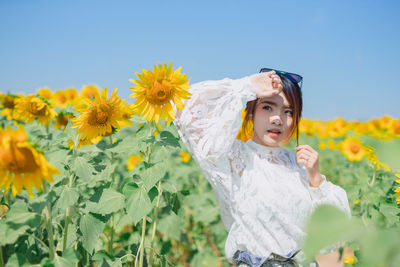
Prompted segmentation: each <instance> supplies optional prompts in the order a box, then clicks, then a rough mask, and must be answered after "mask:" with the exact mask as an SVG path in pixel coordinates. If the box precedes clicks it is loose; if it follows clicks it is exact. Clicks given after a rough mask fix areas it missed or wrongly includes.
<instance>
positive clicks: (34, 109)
mask: <svg viewBox="0 0 400 267" xmlns="http://www.w3.org/2000/svg"><path fill="white" fill-rule="evenodd" d="M29 104H30V105H29V112H30V113H32V114H34V115H36V116H44V115H45V114H46V107H45V106H43V107H42V108H39V107H38V104H37V103H36V102H30V103H29Z"/></svg>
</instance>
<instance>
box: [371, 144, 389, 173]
mask: <svg viewBox="0 0 400 267" xmlns="http://www.w3.org/2000/svg"><path fill="white" fill-rule="evenodd" d="M365 157H366V159H367V160H368V161H369V162H371V163H372V165H374V167H375V170H377V171H379V170H380V169H381V167H382V168H383V169H384V170H385V171H390V167H389V165H387V164H386V163H383V162H381V161H380V160H379V159H378V155H377V154H376V152H375V148H373V147H372V146H367V147H366V155H365Z"/></svg>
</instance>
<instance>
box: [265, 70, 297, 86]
mask: <svg viewBox="0 0 400 267" xmlns="http://www.w3.org/2000/svg"><path fill="white" fill-rule="evenodd" d="M271 70H273V71H275V73H276V74H277V75H278V76H279V77H281V76H285V77H286V78H288V79H289V80H290V81H291V82H293V83H297V84H298V85H299V86H300V88H301V86H302V85H303V77H301V76H300V75H298V74H295V73H290V72H286V71H282V70H275V69H269V68H262V69H261V70H260V73H261V72H268V71H271Z"/></svg>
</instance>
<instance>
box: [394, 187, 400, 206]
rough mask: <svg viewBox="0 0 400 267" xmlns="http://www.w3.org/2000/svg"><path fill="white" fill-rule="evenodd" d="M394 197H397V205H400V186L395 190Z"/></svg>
mask: <svg viewBox="0 0 400 267" xmlns="http://www.w3.org/2000/svg"><path fill="white" fill-rule="evenodd" d="M394 196H395V197H396V203H397V204H400V186H399V187H397V188H396V189H395V190H394Z"/></svg>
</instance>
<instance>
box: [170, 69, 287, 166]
mask: <svg viewBox="0 0 400 267" xmlns="http://www.w3.org/2000/svg"><path fill="white" fill-rule="evenodd" d="M274 74H275V72H274V71H271V72H267V73H259V74H254V75H251V76H247V77H244V78H241V79H236V80H233V79H228V78H226V79H223V80H219V81H204V82H200V83H196V84H193V85H192V87H191V88H190V89H189V91H190V93H191V94H192V97H191V98H190V99H189V100H186V101H185V102H184V105H185V106H184V109H183V110H180V111H178V112H177V114H176V118H175V120H174V124H175V126H176V127H177V128H178V132H179V134H180V136H181V138H182V140H183V142H184V143H185V145H186V146H187V148H188V149H189V151H190V152H191V154H192V156H193V157H194V158H195V160H197V161H198V162H199V163H200V162H202V161H216V160H218V159H220V158H221V157H223V156H225V155H226V154H227V153H228V152H229V150H230V148H231V146H232V145H233V142H234V140H235V137H236V135H237V133H238V131H239V129H240V126H241V123H242V118H241V115H240V114H241V113H240V112H241V110H242V109H243V108H245V107H246V104H247V102H248V101H251V100H255V99H256V98H257V97H267V96H272V95H274V94H278V93H279V92H280V91H281V90H282V85H281V83H280V79H279V81H276V80H273V79H274V78H273V77H275V76H274Z"/></svg>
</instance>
